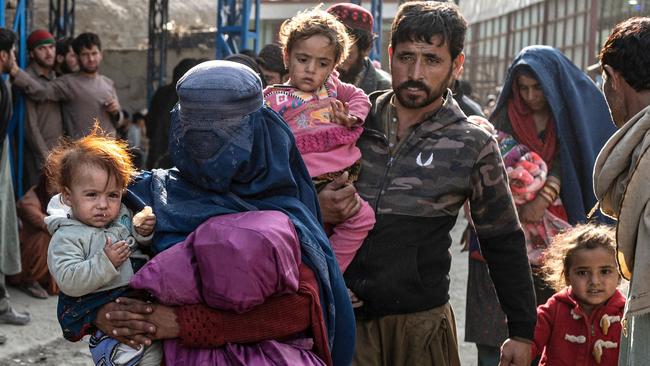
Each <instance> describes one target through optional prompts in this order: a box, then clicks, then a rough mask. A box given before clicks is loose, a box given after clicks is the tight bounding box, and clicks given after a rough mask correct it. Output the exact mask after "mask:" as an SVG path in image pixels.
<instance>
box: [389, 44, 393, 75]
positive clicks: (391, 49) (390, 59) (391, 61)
mask: <svg viewBox="0 0 650 366" xmlns="http://www.w3.org/2000/svg"><path fill="white" fill-rule="evenodd" d="M392 64H393V46H392V45H388V70H390V65H392Z"/></svg>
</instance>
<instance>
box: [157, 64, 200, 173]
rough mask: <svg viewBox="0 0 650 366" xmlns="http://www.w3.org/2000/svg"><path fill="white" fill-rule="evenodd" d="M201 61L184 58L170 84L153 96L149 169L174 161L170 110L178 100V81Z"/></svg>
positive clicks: (165, 166)
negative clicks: (170, 133)
mask: <svg viewBox="0 0 650 366" xmlns="http://www.w3.org/2000/svg"><path fill="white" fill-rule="evenodd" d="M198 63H199V61H198V60H197V59H193V58H186V59H182V60H181V61H180V62H179V63H178V64H177V65H176V66H175V67H174V77H173V79H172V82H171V83H169V84H168V85H163V86H161V87H160V88H158V90H156V92H155V93H154V95H153V97H152V98H151V107H150V108H149V113H148V114H147V119H146V122H145V124H146V126H147V137H148V138H149V156H147V169H154V168H160V169H165V168H171V167H172V165H173V164H172V162H171V159H170V158H169V154H168V151H167V150H168V145H169V123H170V122H169V121H170V112H171V110H172V108H174V105H176V102H178V96H177V95H176V83H177V82H178V80H179V79H180V78H181V77H182V76H183V75H185V73H186V72H187V71H188V70H189V69H191V68H192V67H194V66H196V65H197V64H198Z"/></svg>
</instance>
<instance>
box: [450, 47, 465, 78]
mask: <svg viewBox="0 0 650 366" xmlns="http://www.w3.org/2000/svg"><path fill="white" fill-rule="evenodd" d="M464 63H465V53H463V52H461V53H459V54H458V56H456V58H455V59H454V61H452V70H453V71H452V75H454V77H455V78H456V79H460V75H461V74H462V73H463V64H464Z"/></svg>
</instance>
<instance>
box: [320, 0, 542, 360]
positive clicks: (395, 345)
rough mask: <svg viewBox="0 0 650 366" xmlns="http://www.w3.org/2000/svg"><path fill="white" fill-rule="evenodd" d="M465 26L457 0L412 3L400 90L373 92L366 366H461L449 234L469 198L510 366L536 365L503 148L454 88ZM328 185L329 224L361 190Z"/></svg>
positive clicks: (361, 324) (398, 70)
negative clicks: (349, 195) (504, 319)
mask: <svg viewBox="0 0 650 366" xmlns="http://www.w3.org/2000/svg"><path fill="white" fill-rule="evenodd" d="M431 17H433V19H434V20H435V21H433V20H432V19H430V18H431ZM441 19H442V20H441ZM436 22H438V24H436ZM423 24H430V25H431V26H430V27H427V26H423ZM436 27H438V28H436ZM440 27H448V29H447V30H448V32H447V33H446V34H445V33H444V32H443V31H441V30H440ZM465 29H466V23H465V21H464V19H462V16H461V15H460V14H459V13H458V9H457V7H456V6H455V5H453V4H451V3H434V2H409V3H406V4H404V5H402V6H401V7H400V10H398V15H396V17H395V21H394V23H393V36H392V40H391V48H390V49H389V53H390V54H391V73H392V77H393V89H394V90H395V91H389V92H378V93H373V94H372V95H371V96H370V99H371V102H372V106H373V107H372V110H371V112H370V114H369V116H368V118H367V119H366V123H365V126H364V127H365V131H364V133H363V135H362V136H361V138H360V139H359V143H358V146H359V147H360V149H361V151H362V169H361V176H360V177H359V180H358V181H357V182H356V188H357V190H358V192H359V194H360V195H361V197H362V198H364V199H365V200H366V201H368V202H369V203H370V204H371V206H372V207H373V208H374V209H375V212H376V218H377V223H376V224H375V227H374V229H373V230H372V231H371V232H370V234H369V236H368V237H367V238H366V240H365V242H364V244H363V246H362V247H361V248H360V250H359V251H358V252H357V253H356V256H355V259H354V260H353V262H352V263H351V265H350V266H349V267H348V269H347V271H346V272H345V279H346V283H347V285H348V287H349V289H350V290H351V291H352V293H353V301H354V300H357V299H358V300H359V301H358V302H357V303H356V305H358V307H357V310H356V316H357V322H356V325H357V346H356V353H355V362H354V364H355V365H420V364H423V365H424V364H428V365H430V364H434V365H459V364H460V361H459V357H458V348H457V339H456V329H455V328H456V325H455V320H454V315H453V312H452V311H451V307H450V305H449V270H450V267H451V255H450V252H449V248H450V245H451V238H450V236H449V232H450V231H451V229H452V227H453V226H454V224H455V222H456V217H457V214H458V211H459V210H460V209H461V207H462V206H463V204H464V202H465V201H469V203H470V207H471V216H472V219H473V221H474V226H475V228H476V232H477V234H478V236H479V239H480V242H481V246H482V247H481V249H482V254H483V256H484V257H485V258H486V260H487V262H488V266H489V269H490V275H491V277H492V279H493V281H494V284H495V287H496V290H497V293H498V296H499V300H500V303H501V304H502V307H503V310H504V312H505V313H506V315H507V316H508V330H509V337H510V338H509V339H508V340H507V341H506V342H505V343H504V345H503V347H502V356H501V358H502V361H503V364H505V365H522V366H523V365H529V364H530V343H531V340H532V338H533V332H534V327H535V319H536V312H535V295H534V292H533V284H532V279H531V274H530V267H529V265H528V259H527V256H526V248H525V242H524V235H523V232H522V230H521V227H520V225H519V220H518V218H517V212H516V209H515V206H514V203H513V200H512V196H511V193H510V190H509V188H508V182H507V176H506V173H505V169H504V166H503V162H502V160H501V156H500V154H499V148H498V145H497V143H496V141H495V140H494V139H493V138H492V137H491V136H490V134H489V133H488V132H487V131H485V130H483V129H482V128H481V127H479V126H477V125H475V124H473V123H471V122H468V121H467V118H466V116H465V114H463V112H462V111H461V110H460V108H459V107H458V105H457V104H456V102H455V101H454V100H453V98H452V94H451V92H450V91H449V90H448V89H447V85H449V82H450V80H451V77H452V74H453V70H454V69H455V70H458V68H460V67H461V66H462V63H463V61H464V55H463V54H462V42H463V38H464V33H465ZM431 34H433V35H431ZM445 37H448V38H445ZM454 37H456V38H454ZM421 40H431V42H425V41H421ZM459 44H460V45H459ZM328 189H332V187H329V188H328V187H326V189H325V190H324V192H321V194H320V199H321V204H322V210H323V214H324V218H325V220H326V221H328V219H330V218H332V215H331V212H328V211H330V209H331V208H337V209H340V210H341V211H345V210H346V209H347V208H349V207H350V206H349V204H346V203H341V202H342V201H344V200H343V199H342V197H341V196H340V195H339V196H338V197H337V198H336V199H334V200H333V201H334V203H333V202H332V201H331V200H329V198H331V197H332V196H337V195H338V194H339V193H341V192H346V191H348V190H350V188H349V187H344V188H343V189H341V190H340V191H334V190H330V191H329V192H328V191H327V190H328ZM341 194H342V193H341ZM328 195H330V196H329V198H328ZM344 207H345V208H344ZM487 321H489V320H487Z"/></svg>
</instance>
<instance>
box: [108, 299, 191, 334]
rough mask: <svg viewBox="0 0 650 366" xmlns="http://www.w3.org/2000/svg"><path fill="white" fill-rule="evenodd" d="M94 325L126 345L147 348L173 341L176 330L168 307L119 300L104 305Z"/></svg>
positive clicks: (171, 312) (173, 318) (176, 325)
mask: <svg viewBox="0 0 650 366" xmlns="http://www.w3.org/2000/svg"><path fill="white" fill-rule="evenodd" d="M95 325H96V326H97V328H99V330H101V331H102V332H104V333H105V334H108V335H110V336H111V337H113V338H115V339H117V340H118V341H120V342H122V343H125V344H129V345H136V346H137V345H139V344H142V345H150V344H151V342H152V341H153V340H156V339H167V338H176V337H178V334H179V327H178V323H177V321H176V314H174V309H173V308H172V307H170V306H165V305H160V304H151V303H147V302H144V301H140V300H136V299H131V298H128V297H120V298H118V299H117V300H115V302H112V303H109V304H106V305H104V306H103V307H102V308H101V309H100V310H99V311H98V312H97V318H96V320H95Z"/></svg>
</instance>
